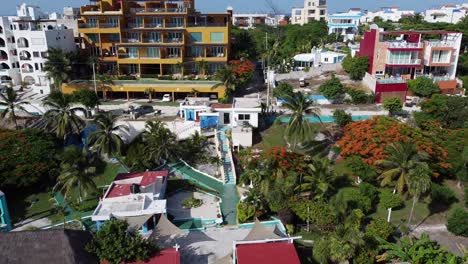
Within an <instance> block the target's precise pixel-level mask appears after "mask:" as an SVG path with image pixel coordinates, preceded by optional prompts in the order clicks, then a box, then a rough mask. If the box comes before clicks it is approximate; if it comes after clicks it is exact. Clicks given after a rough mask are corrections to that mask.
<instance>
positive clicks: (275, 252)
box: [237, 242, 301, 264]
mask: <svg viewBox="0 0 468 264" xmlns="http://www.w3.org/2000/svg"><path fill="white" fill-rule="evenodd" d="M237 263H238V264H262V263H269V264H284V263H288V264H300V263H301V262H300V261H299V257H298V256H297V252H296V248H295V247H294V244H293V243H289V242H274V243H259V244H245V245H237Z"/></svg>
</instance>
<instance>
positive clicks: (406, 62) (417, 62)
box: [386, 59, 421, 65]
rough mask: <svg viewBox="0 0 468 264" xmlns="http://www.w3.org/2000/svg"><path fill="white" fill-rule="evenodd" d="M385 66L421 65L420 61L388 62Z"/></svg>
mask: <svg viewBox="0 0 468 264" xmlns="http://www.w3.org/2000/svg"><path fill="white" fill-rule="evenodd" d="M386 64H390V65H421V59H412V60H388V61H387V63H386Z"/></svg>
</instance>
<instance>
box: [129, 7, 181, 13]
mask: <svg viewBox="0 0 468 264" xmlns="http://www.w3.org/2000/svg"><path fill="white" fill-rule="evenodd" d="M130 12H131V13H185V12H187V8H186V7H180V8H163V7H160V8H156V7H148V8H146V9H145V8H130Z"/></svg>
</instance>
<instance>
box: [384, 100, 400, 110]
mask: <svg viewBox="0 0 468 264" xmlns="http://www.w3.org/2000/svg"><path fill="white" fill-rule="evenodd" d="M383 108H384V109H385V110H387V111H389V112H390V113H395V112H399V111H401V110H402V109H403V103H402V102H401V99H400V98H397V97H390V98H386V99H385V100H384V101H383Z"/></svg>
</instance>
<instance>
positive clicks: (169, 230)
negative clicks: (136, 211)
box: [151, 214, 184, 239]
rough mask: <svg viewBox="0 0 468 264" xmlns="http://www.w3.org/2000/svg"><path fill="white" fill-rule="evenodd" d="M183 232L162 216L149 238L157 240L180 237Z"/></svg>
mask: <svg viewBox="0 0 468 264" xmlns="http://www.w3.org/2000/svg"><path fill="white" fill-rule="evenodd" d="M182 234H184V232H182V230H180V229H179V228H178V227H177V226H175V225H174V224H173V223H171V221H169V219H167V217H166V216H165V215H164V214H162V215H161V217H160V218H159V221H158V224H157V225H156V227H155V228H154V230H153V233H152V234H151V237H153V238H156V239H157V238H159V237H166V238H167V237H172V236H177V235H182Z"/></svg>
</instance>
